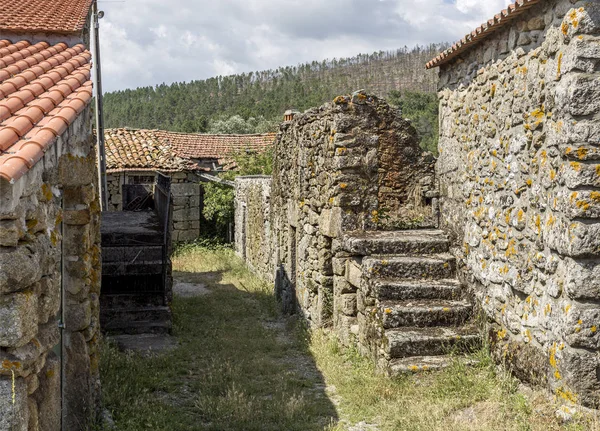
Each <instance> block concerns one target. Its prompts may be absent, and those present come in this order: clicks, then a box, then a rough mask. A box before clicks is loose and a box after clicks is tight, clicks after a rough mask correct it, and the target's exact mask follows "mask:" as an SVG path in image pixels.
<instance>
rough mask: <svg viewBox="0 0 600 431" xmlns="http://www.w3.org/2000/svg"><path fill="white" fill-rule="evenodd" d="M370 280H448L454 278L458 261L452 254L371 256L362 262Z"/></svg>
mask: <svg viewBox="0 0 600 431" xmlns="http://www.w3.org/2000/svg"><path fill="white" fill-rule="evenodd" d="M362 266H363V274H364V275H366V276H367V277H369V278H404V279H409V278H412V279H436V280H440V279H448V278H454V271H455V269H456V260H455V259H454V256H452V255H451V254H450V253H440V254H432V255H430V256H404V255H402V256H394V255H392V256H369V257H365V258H364V259H363V262H362Z"/></svg>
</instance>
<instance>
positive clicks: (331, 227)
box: [319, 207, 343, 238]
mask: <svg viewBox="0 0 600 431" xmlns="http://www.w3.org/2000/svg"><path fill="white" fill-rule="evenodd" d="M342 220H343V219H342V209H341V208H340V207H334V208H331V209H325V210H323V211H322V212H321V215H320V216H319V231H320V232H321V233H322V234H323V235H325V236H328V237H330V238H337V237H338V236H339V235H340V233H341V228H342Z"/></svg>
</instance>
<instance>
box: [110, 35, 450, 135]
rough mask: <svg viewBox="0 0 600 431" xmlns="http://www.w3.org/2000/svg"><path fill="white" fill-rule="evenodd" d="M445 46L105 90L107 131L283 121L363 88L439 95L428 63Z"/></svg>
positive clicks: (188, 128) (379, 92)
mask: <svg viewBox="0 0 600 431" xmlns="http://www.w3.org/2000/svg"><path fill="white" fill-rule="evenodd" d="M444 48H445V46H443V45H440V44H436V45H430V46H428V47H420V46H417V47H415V48H413V49H408V48H406V47H405V48H402V49H398V50H396V51H380V52H376V53H373V54H359V55H357V56H355V57H352V58H343V59H333V60H325V61H323V62H316V61H314V62H312V63H305V64H300V65H298V66H288V67H280V68H278V69H275V70H264V71H260V72H250V73H243V74H239V75H231V76H218V77H215V78H210V79H206V80H198V81H192V82H187V83H185V82H181V83H173V84H171V85H166V84H161V85H157V86H156V87H141V88H137V89H135V90H129V89H128V90H123V91H116V92H112V93H106V94H105V99H104V108H105V122H106V127H123V126H129V127H138V128H150V129H155V128H159V129H166V130H173V131H181V132H203V131H206V130H207V128H208V125H209V123H210V122H213V123H214V121H215V120H220V119H224V118H228V117H231V116H233V115H239V116H241V117H243V118H244V119H248V118H250V117H254V118H258V117H264V118H265V119H267V120H273V121H279V119H280V117H281V115H282V114H283V112H284V111H285V110H286V109H289V108H295V109H299V110H305V109H307V108H309V107H312V106H318V105H320V104H322V103H324V102H326V101H328V100H331V99H333V98H334V97H335V96H336V95H339V94H343V93H349V92H351V91H353V90H356V89H359V88H364V89H366V90H367V91H369V92H371V93H374V94H377V95H380V96H384V97H387V96H388V95H389V94H390V93H391V92H392V91H396V92H398V91H399V92H401V93H404V92H419V93H432V92H435V90H436V84H437V74H436V72H435V71H426V70H425V68H424V65H425V63H426V62H427V61H428V60H430V59H431V58H432V57H434V56H435V55H436V54H437V53H438V52H439V51H440V50H442V49H444ZM267 127H268V126H267ZM261 131H262V130H261Z"/></svg>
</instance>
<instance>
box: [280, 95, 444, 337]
mask: <svg viewBox="0 0 600 431" xmlns="http://www.w3.org/2000/svg"><path fill="white" fill-rule="evenodd" d="M433 181H434V179H433V157H432V156H431V155H430V154H429V155H427V154H423V153H422V150H421V149H420V148H419V146H418V140H417V137H416V131H415V129H414V128H413V127H412V126H411V125H410V123H409V122H408V121H406V120H404V119H402V118H401V116H400V114H399V112H398V111H397V110H396V109H394V108H391V107H390V106H389V105H388V104H387V103H385V101H382V100H379V99H377V98H376V97H374V96H370V95H368V94H366V93H365V92H364V91H358V92H355V93H354V94H353V95H352V96H339V97H337V98H336V99H335V100H334V101H333V102H332V103H328V104H325V105H323V106H322V107H320V108H315V109H311V110H308V111H306V112H305V113H303V114H298V115H296V116H295V117H294V118H293V119H292V120H291V121H287V122H285V123H283V124H282V126H281V130H280V133H279V135H278V136H277V140H276V143H275V158H274V172H273V183H272V188H271V196H270V201H271V208H270V217H271V219H270V220H271V221H270V225H271V227H270V228H271V235H272V244H273V245H272V249H271V253H272V255H273V262H274V265H275V269H276V280H275V288H276V292H277V294H278V295H279V297H280V299H281V300H282V303H283V305H284V309H285V310H287V311H296V310H298V311H300V312H301V313H302V314H303V315H304V316H305V317H306V318H307V320H308V321H309V322H310V324H311V325H313V326H322V325H326V324H329V323H332V321H333V309H334V265H333V262H334V258H342V257H347V256H348V254H347V253H345V252H344V251H343V249H342V245H341V243H342V236H343V235H344V234H345V233H347V232H350V231H357V230H384V229H395V228H397V227H399V226H403V225H406V224H407V223H411V222H412V223H415V224H421V225H428V224H431V223H432V211H431V206H430V205H429V204H430V201H429V198H427V197H426V194H427V192H428V191H431V188H432V187H433ZM344 293H346V292H344ZM355 297H356V294H355V293H354V298H355ZM349 324H350V323H349Z"/></svg>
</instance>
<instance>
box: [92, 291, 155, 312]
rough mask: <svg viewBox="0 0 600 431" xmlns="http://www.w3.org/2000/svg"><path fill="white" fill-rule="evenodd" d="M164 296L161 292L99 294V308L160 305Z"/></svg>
mask: <svg viewBox="0 0 600 431" xmlns="http://www.w3.org/2000/svg"><path fill="white" fill-rule="evenodd" d="M164 305H165V297H164V294H163V293H162V292H157V293H146V292H144V293H120V294H111V295H105V294H104V293H102V295H100V310H104V309H111V308H129V307H162V306H164Z"/></svg>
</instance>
